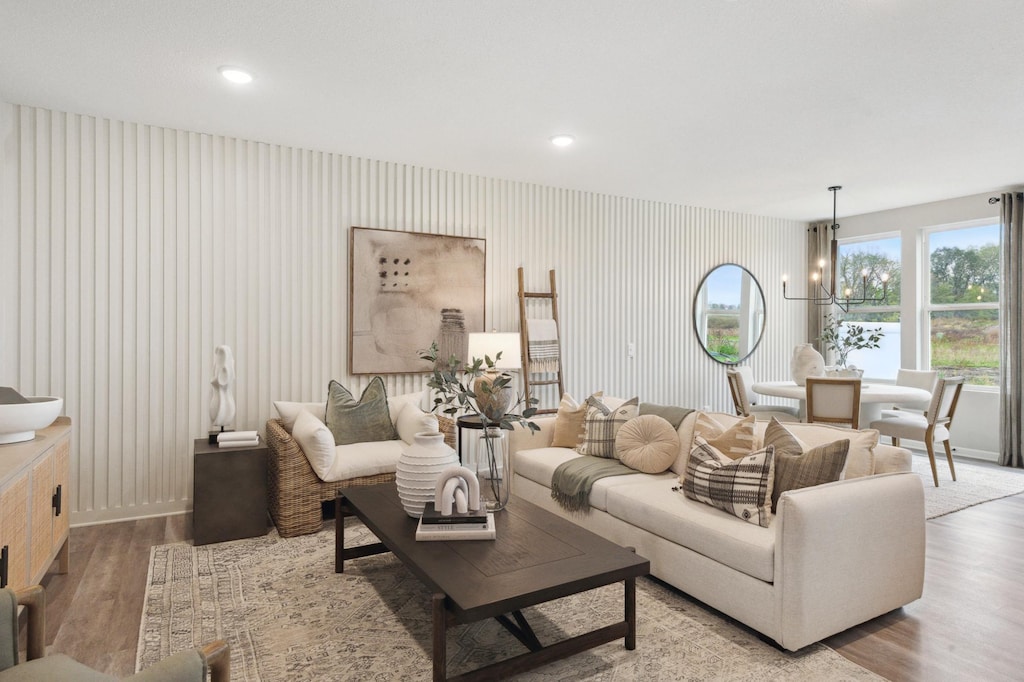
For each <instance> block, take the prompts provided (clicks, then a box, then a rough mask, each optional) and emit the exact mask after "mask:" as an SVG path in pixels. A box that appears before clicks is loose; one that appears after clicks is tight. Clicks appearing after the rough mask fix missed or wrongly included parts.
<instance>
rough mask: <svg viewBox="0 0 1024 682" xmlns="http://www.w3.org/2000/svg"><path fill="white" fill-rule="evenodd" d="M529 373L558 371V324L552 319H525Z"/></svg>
mask: <svg viewBox="0 0 1024 682" xmlns="http://www.w3.org/2000/svg"><path fill="white" fill-rule="evenodd" d="M526 332H527V334H528V335H529V348H528V349H527V352H528V355H529V358H530V373H531V374H541V373H544V372H558V368H559V360H560V358H559V357H558V324H556V323H555V321H554V320H530V319H528V320H526Z"/></svg>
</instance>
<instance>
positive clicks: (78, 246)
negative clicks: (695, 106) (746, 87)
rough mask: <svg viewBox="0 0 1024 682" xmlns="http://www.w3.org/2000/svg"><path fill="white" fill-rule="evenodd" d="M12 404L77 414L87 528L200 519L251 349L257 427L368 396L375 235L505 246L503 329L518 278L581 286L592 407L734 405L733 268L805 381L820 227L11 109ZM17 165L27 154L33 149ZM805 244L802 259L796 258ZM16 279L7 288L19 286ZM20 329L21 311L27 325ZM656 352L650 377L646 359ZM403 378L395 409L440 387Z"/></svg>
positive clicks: (77, 488)
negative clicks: (707, 306) (360, 238)
mask: <svg viewBox="0 0 1024 682" xmlns="http://www.w3.org/2000/svg"><path fill="white" fill-rule="evenodd" d="M0 111H3V112H4V113H3V116H2V117H0V122H2V123H3V127H2V128H0V130H3V131H5V135H4V140H5V145H4V149H5V156H4V175H3V176H0V177H2V180H3V193H4V196H9V197H10V199H11V200H10V201H9V202H8V203H9V204H13V205H7V204H5V205H4V207H3V213H2V214H0V215H2V216H3V244H4V251H5V255H4V256H2V258H3V259H4V262H5V263H9V264H11V265H12V266H13V267H12V268H11V269H12V270H13V271H14V272H15V273H16V274H13V275H11V274H7V273H6V272H5V273H4V274H2V275H0V277H3V280H2V281H3V284H4V299H5V307H4V308H3V309H2V311H0V314H2V315H3V317H2V321H3V325H4V328H3V331H2V332H0V340H2V341H3V343H4V346H3V351H2V352H3V358H2V362H0V384H2V385H13V386H15V387H17V388H19V389H20V390H21V391H22V392H23V393H26V394H53V395H61V396H64V397H65V398H66V408H65V410H66V412H67V414H68V415H69V416H70V417H71V418H72V419H73V421H74V424H75V432H74V433H75V435H74V443H73V450H72V458H73V462H72V477H73V479H74V486H73V488H74V490H73V493H74V494H73V495H72V511H73V515H72V519H73V521H74V522H75V523H85V522H91V521H97V520H107V519H119V518H130V517H137V516H142V515H147V514H157V513H166V512H171V511H180V510H183V509H186V508H187V507H188V504H189V502H188V500H189V498H190V497H191V488H192V478H191V477H192V465H191V460H192V455H191V450H192V440H193V439H194V438H196V437H199V436H202V435H203V434H204V433H205V432H206V430H207V428H208V425H209V421H208V416H207V408H208V400H209V385H208V384H209V380H210V376H211V372H212V362H213V357H212V355H213V348H214V347H215V346H216V345H218V344H222V343H224V344H228V345H230V346H231V347H232V349H233V350H234V354H235V359H236V370H237V375H238V384H237V393H236V396H237V401H238V419H237V421H238V424H237V427H238V428H245V429H260V430H262V428H263V424H264V422H265V420H266V419H267V418H268V417H269V416H271V411H272V407H271V401H272V400H275V399H291V400H312V399H323V398H324V396H325V395H326V386H327V383H328V381H329V380H330V379H331V378H335V379H338V380H339V381H341V382H342V383H344V384H346V385H348V386H349V387H350V388H352V389H353V390H356V391H360V390H362V388H363V387H364V386H365V384H366V382H367V380H368V379H369V377H358V378H354V377H351V376H348V375H347V339H348V330H347V309H348V294H347V283H348V275H347V273H348V238H349V231H350V230H349V228H350V226H352V225H359V226H365V227H379V228H388V229H401V230H412V231H419V232H431V233H443V234H452V235H464V236H472V237H483V238H486V239H487V282H486V291H487V311H486V312H487V318H488V326H493V327H495V328H497V329H498V330H499V331H515V330H516V329H517V328H518V323H517V320H518V306H517V302H516V296H515V292H516V267H517V266H519V265H523V266H525V267H526V274H527V285H528V288H530V289H532V290H545V289H546V287H547V272H548V270H549V269H551V268H554V269H555V270H556V271H557V277H558V281H559V292H560V309H561V312H562V326H563V335H564V337H565V338H564V342H565V365H566V371H567V381H568V386H567V388H568V390H570V391H571V392H574V393H576V394H578V395H585V394H587V393H589V392H591V391H593V390H597V389H604V390H605V391H606V392H607V393H609V394H611V395H620V396H631V395H636V394H638V395H639V396H640V398H641V400H646V401H652V402H666V403H674V404H679V405H686V406H696V407H699V406H702V405H713V406H715V407H717V408H721V409H726V408H727V407H728V406H729V405H730V402H729V399H728V394H727V391H726V382H725V376H724V371H723V368H722V366H721V365H718V364H716V363H714V362H712V361H711V360H710V359H708V358H707V357H706V356H705V354H704V353H703V352H702V351H701V350H700V348H699V346H698V345H697V343H696V341H695V338H694V335H693V331H692V321H691V304H692V300H693V295H694V293H695V290H696V287H697V284H698V283H699V281H700V279H701V277H702V276H703V275H704V273H705V272H706V271H707V270H709V269H710V268H711V267H713V266H715V265H718V264H720V263H723V262H735V263H739V264H741V265H744V266H746V267H747V268H749V269H750V270H751V271H752V272H753V273H754V275H755V276H756V277H757V278H758V279H759V280H760V281H761V282H762V284H763V285H764V287H765V293H766V297H767V331H766V335H765V340H764V341H763V342H762V344H761V346H760V347H759V349H758V350H757V351H756V353H755V355H754V357H753V358H752V361H753V363H754V364H755V365H756V366H757V374H758V376H759V377H762V376H763V377H764V378H781V377H785V376H788V371H789V370H788V364H789V356H790V352H791V349H792V348H793V346H794V345H795V344H796V343H797V342H799V341H800V340H802V339H803V338H804V336H805V331H806V329H805V326H804V325H805V323H804V315H803V308H802V307H800V306H798V305H795V304H791V303H786V302H784V301H783V300H782V296H781V290H780V289H779V288H778V287H777V286H776V283H778V282H779V281H780V279H781V275H782V273H783V272H797V271H799V270H800V268H801V267H802V263H803V262H804V230H805V227H806V226H805V225H804V224H802V223H797V222H794V221H785V220H778V219H769V218H759V217H754V216H748V215H740V214H735V213H727V212H723V211H712V210H706V209H700V208H693V207H687V206H678V205H671V204H664V203H657V202H651V201H639V200H633V199H625V198H620V197H612V196H605V195H598V194H592V193H586V192H575V191H567V190H561V189H555V188H551V187H542V186H537V185H529V184H524V183H519V182H511V181H505V180H497V179H492V178H482V177H475V176H469V175H464V174H461V173H451V172H445V171H438V170H431V169H424V168H418V167H414V166H409V165H405V164H398V163H384V162H377V161H372V160H367V159H359V158H353V157H349V156H345V155H343V154H332V153H325V152H318V151H309V150H300V149H293V148H288V147H281V146H278V145H273V144H263V143H257V142H251V141H246V140H238V139H233V138H226V137H219V136H212V135H205V134H200V133H195V132H186V131H179V130H169V129H165V128H159V127H155V126H147V125H137V124H133V123H125V122H121V121H113V120H105V119H97V118H93V117H89V116H80V115H75V114H64V113H59V112H52V111H48V110H44V109H37V108H32V107H24V106H9V105H3V106H2V108H0ZM12 146H13V151H12V149H11V148H12ZM794 245H798V246H797V247H796V248H794ZM4 269H5V270H6V268H4ZM12 311H13V312H12ZM630 341H633V342H635V343H636V347H637V354H636V358H635V359H634V360H628V359H627V356H626V346H627V343H628V342H630ZM424 382H425V377H424V376H423V375H399V376H389V377H387V378H386V383H387V387H388V390H389V392H391V393H396V392H397V393H402V392H407V391H412V390H415V389H418V388H420V387H422V386H424V385H425V384H424Z"/></svg>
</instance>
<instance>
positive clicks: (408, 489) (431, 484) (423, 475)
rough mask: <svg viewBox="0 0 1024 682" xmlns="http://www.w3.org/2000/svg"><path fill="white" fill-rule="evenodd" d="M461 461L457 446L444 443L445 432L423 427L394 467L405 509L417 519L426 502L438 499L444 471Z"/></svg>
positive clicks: (396, 481) (403, 451)
mask: <svg viewBox="0 0 1024 682" xmlns="http://www.w3.org/2000/svg"><path fill="white" fill-rule="evenodd" d="M458 461H459V460H458V458H457V457H456V456H455V450H453V449H452V448H450V447H449V446H447V445H445V442H444V434H442V433H437V432H436V431H422V432H420V433H417V434H416V435H415V436H413V443H412V445H410V446H408V447H407V448H404V449H403V450H402V454H401V456H400V457H399V458H398V464H397V466H396V467H395V485H396V486H397V488H398V498H399V499H400V500H401V501H402V508H403V509H405V513H406V514H408V515H409V516H411V517H413V518H414V519H418V518H419V517H420V516H421V515H422V514H423V507H424V505H426V503H427V502H434V500H435V499H436V496H437V479H438V477H439V476H440V475H441V472H443V471H445V470H447V469H448V468H449V467H450V466H451V465H453V464H457V463H458Z"/></svg>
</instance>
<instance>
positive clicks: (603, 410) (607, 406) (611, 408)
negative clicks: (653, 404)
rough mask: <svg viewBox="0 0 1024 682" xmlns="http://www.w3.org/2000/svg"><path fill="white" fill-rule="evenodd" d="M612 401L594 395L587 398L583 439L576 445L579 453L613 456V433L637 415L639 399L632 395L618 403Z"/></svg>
mask: <svg viewBox="0 0 1024 682" xmlns="http://www.w3.org/2000/svg"><path fill="white" fill-rule="evenodd" d="M613 401H614V399H612V398H608V399H605V398H600V397H598V396H596V395H592V396H590V397H589V398H587V401H586V405H587V416H586V418H585V420H584V433H583V440H582V441H581V442H580V444H579V445H577V446H576V451H577V452H578V453H580V454H581V455H591V456H592V457H608V458H614V457H615V434H616V433H618V431H619V428H620V427H621V426H622V425H623V424H625V423H626V422H627V421H629V420H630V419H632V418H633V417H635V416H636V415H637V410H638V409H639V404H640V400H639V398H635V397H634V398H631V399H629V400H627V401H625V402H622V403H620V404H618V405H616V404H615V402H613Z"/></svg>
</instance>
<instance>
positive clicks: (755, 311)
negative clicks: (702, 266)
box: [693, 263, 764, 365]
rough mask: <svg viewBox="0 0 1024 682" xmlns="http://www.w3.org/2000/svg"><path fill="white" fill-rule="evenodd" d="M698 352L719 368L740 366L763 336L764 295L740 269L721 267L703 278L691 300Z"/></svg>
mask: <svg viewBox="0 0 1024 682" xmlns="http://www.w3.org/2000/svg"><path fill="white" fill-rule="evenodd" d="M693 329H694V331H696V332H697V339H698V340H699V341H700V346H701V348H703V349H704V352H705V353H707V354H708V355H709V356H710V357H711V359H713V360H715V361H717V362H721V363H722V364H723V365H735V364H737V363H740V362H743V361H744V360H746V359H747V358H748V357H750V354H751V353H753V352H754V349H755V348H757V344H759V343H761V336H762V335H763V334H764V291H762V290H761V285H760V284H759V283H758V281H757V279H756V278H755V277H754V275H752V274H751V273H750V271H749V270H747V269H746V268H745V267H743V266H742V265H736V264H734V263H725V264H724V265H719V266H718V267H716V268H714V269H713V270H711V271H710V272H709V273H708V274H706V275H704V279H702V280H701V281H700V286H699V287H698V288H697V295H696V296H695V297H694V299H693Z"/></svg>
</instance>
